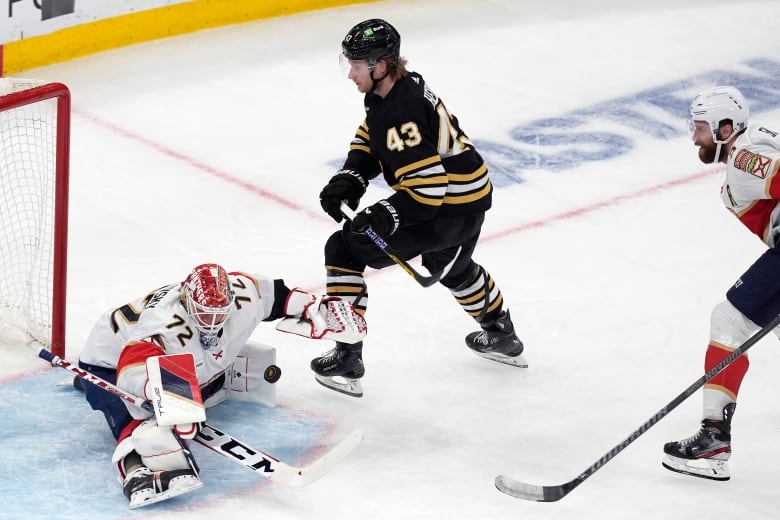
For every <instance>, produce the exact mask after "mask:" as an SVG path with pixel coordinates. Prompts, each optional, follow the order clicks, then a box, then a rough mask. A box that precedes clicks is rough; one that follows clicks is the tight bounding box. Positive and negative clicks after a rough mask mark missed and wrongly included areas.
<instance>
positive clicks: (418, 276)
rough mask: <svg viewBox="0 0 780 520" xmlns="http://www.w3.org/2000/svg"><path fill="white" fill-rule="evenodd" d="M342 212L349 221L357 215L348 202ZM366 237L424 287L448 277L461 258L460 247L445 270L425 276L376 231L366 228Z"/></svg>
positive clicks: (342, 206)
mask: <svg viewBox="0 0 780 520" xmlns="http://www.w3.org/2000/svg"><path fill="white" fill-rule="evenodd" d="M341 212H342V213H343V214H344V216H345V217H347V218H348V219H349V220H354V219H355V216H356V215H357V213H355V212H354V211H352V208H350V207H349V206H347V203H346V202H343V201H342V202H341ZM365 235H366V236H367V237H368V238H370V239H371V241H372V242H373V243H374V244H375V245H376V246H377V247H378V248H379V249H381V250H382V252H383V253H384V254H386V255H387V256H388V257H389V258H390V260H392V261H393V262H395V263H396V264H398V265H399V266H401V269H403V270H404V271H406V272H407V273H408V274H409V276H411V277H412V278H414V279H415V281H417V283H419V284H420V285H422V286H423V287H430V286H431V285H433V284H435V283H436V282H438V281H439V280H441V279H442V278H444V277H445V276H447V273H449V272H450V269H452V266H453V265H454V264H455V261H456V260H457V259H458V257H459V256H460V250H461V249H462V248H460V247H458V251H457V252H456V253H455V256H454V257H453V258H452V260H450V263H448V264H447V265H445V266H444V269H442V270H441V272H439V273H432V274H430V275H429V276H425V275H424V274H422V273H420V272H419V271H417V270H416V269H415V268H414V267H412V266H411V265H409V262H407V261H406V260H404V259H403V258H401V257H400V256H398V253H396V252H395V250H394V249H393V248H392V247H390V245H389V244H388V243H387V241H386V240H385V239H384V238H382V237H381V236H379V235H378V234H377V233H376V231H374V230H373V229H371V227H368V228H366V230H365Z"/></svg>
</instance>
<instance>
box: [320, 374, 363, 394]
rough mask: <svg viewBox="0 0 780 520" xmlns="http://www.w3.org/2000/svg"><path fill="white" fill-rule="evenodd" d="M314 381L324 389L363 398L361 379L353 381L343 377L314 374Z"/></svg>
mask: <svg viewBox="0 0 780 520" xmlns="http://www.w3.org/2000/svg"><path fill="white" fill-rule="evenodd" d="M314 379H316V380H317V382H318V383H319V384H321V385H322V386H324V387H327V388H330V389H331V390H335V391H336V392H341V393H342V394H347V395H351V396H352V397H363V385H362V384H361V383H360V380H359V379H351V378H347V377H341V376H321V375H318V374H314Z"/></svg>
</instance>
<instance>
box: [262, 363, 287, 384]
mask: <svg viewBox="0 0 780 520" xmlns="http://www.w3.org/2000/svg"><path fill="white" fill-rule="evenodd" d="M280 377H282V369H281V368H279V367H278V366H276V365H270V366H269V367H268V368H266V369H265V372H264V373H263V379H265V380H266V381H268V382H269V383H272V384H273V383H276V382H277V381H279V378H280Z"/></svg>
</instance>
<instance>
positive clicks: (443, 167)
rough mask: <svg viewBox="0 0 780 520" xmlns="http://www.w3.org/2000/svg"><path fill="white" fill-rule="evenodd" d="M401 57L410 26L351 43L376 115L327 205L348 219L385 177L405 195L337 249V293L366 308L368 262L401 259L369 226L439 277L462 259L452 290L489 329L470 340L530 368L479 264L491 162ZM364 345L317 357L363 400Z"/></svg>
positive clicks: (370, 30)
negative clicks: (372, 184) (377, 241)
mask: <svg viewBox="0 0 780 520" xmlns="http://www.w3.org/2000/svg"><path fill="white" fill-rule="evenodd" d="M400 50H401V37H400V35H399V34H398V31H396V29H395V28H394V27H393V26H392V25H390V24H389V23H387V22H386V21H384V20H380V19H372V20H366V21H364V22H361V23H359V24H357V25H356V26H354V27H353V28H352V29H350V31H349V32H348V33H347V35H346V37H345V38H344V40H343V42H342V54H341V57H340V59H341V62H342V66H343V68H344V70H345V72H346V73H347V77H348V78H349V79H350V80H352V81H353V82H354V83H355V85H356V86H357V89H358V91H359V92H361V93H362V94H364V95H365V98H364V105H365V119H364V121H363V123H362V124H361V125H360V127H359V128H358V130H357V133H356V134H355V137H354V138H353V139H352V143H351V145H350V148H349V153H348V155H347V159H346V161H345V162H344V165H343V167H342V169H341V170H339V171H338V172H337V173H336V175H334V176H333V177H332V178H331V179H330V181H329V182H328V183H327V185H326V186H325V187H324V188H323V190H322V192H321V194H320V204H321V206H322V208H323V210H324V211H325V212H326V213H328V215H330V216H331V217H332V218H333V219H334V220H335V221H336V222H341V220H342V218H343V216H342V211H341V204H342V201H344V202H346V203H347V205H348V206H349V207H350V208H352V209H353V210H354V209H357V207H358V203H359V201H360V199H361V197H362V196H363V195H364V194H365V192H366V187H367V186H368V183H369V181H371V180H373V179H375V178H377V177H381V178H383V179H384V181H385V182H386V183H387V185H388V186H390V187H391V188H392V189H393V190H394V193H393V194H392V195H390V196H388V197H387V198H384V199H382V200H379V201H376V202H374V203H372V204H370V205H368V207H366V208H364V209H363V210H362V211H360V212H358V213H357V215H356V217H355V218H354V219H353V220H352V221H351V222H349V221H347V222H345V224H344V226H343V228H342V230H340V231H338V232H336V233H334V234H333V235H331V237H330V238H329V240H328V241H327V243H326V245H325V266H326V283H327V293H328V294H329V295H333V296H338V297H341V298H345V299H348V300H349V301H351V302H352V303H353V305H354V307H355V309H356V311H357V312H359V313H365V311H366V308H367V302H368V293H367V288H366V283H365V280H364V278H363V272H364V270H365V269H366V266H370V267H372V268H374V269H381V268H385V267H388V266H390V265H393V264H394V262H393V261H392V260H391V259H390V258H388V257H387V256H386V255H385V254H384V253H383V251H381V250H380V249H379V248H378V247H376V245H374V243H373V242H372V241H371V240H370V239H369V238H368V237H367V236H366V234H365V232H366V231H367V229H368V228H369V227H370V228H371V229H372V230H373V231H374V232H375V233H377V234H378V235H379V236H381V237H382V239H384V240H386V241H387V243H388V244H389V245H390V246H391V247H392V248H393V249H394V250H395V251H396V252H397V253H398V255H399V256H401V257H402V258H403V259H404V260H408V259H411V258H414V257H417V256H421V258H422V263H423V265H424V266H425V267H426V269H428V271H430V272H432V273H434V272H441V271H442V270H443V268H444V267H445V266H447V265H448V264H449V263H450V262H451V261H452V260H453V259H454V258H455V256H456V254H457V260H456V261H455V263H454V264H453V265H452V267H451V269H450V270H449V272H448V273H447V274H446V275H445V276H444V277H443V278H442V279H441V280H440V283H441V284H442V285H444V286H445V287H446V288H447V289H449V290H450V292H451V293H452V295H453V296H454V298H455V300H456V301H457V302H458V304H459V305H460V306H461V307H462V309H463V310H464V311H466V313H468V314H469V315H470V316H472V317H473V318H474V319H475V320H476V321H477V323H478V324H479V325H480V327H481V330H480V331H478V332H474V333H471V334H469V335H468V336H466V345H467V346H468V347H469V348H470V349H472V350H473V351H474V352H475V353H477V354H478V355H481V356H483V357H487V358H489V359H493V360H496V361H501V362H504V363H508V364H516V365H523V366H524V361H522V360H521V358H520V354H521V353H522V352H523V344H522V342H521V341H520V340H519V339H518V337H517V335H516V334H515V329H514V325H513V324H512V320H511V318H510V316H509V311H508V310H505V309H504V308H503V303H504V299H503V295H502V293H501V291H500V290H499V288H498V285H496V283H495V282H494V280H493V278H492V277H491V275H490V274H489V273H488V272H487V271H486V270H485V269H484V268H483V267H482V266H481V265H479V264H477V263H476V262H475V261H474V260H473V259H472V254H473V252H474V248H475V246H476V244H477V239H478V238H479V235H480V231H481V228H482V223H483V222H484V219H485V212H486V211H487V210H488V209H490V206H491V200H492V199H491V196H492V190H493V187H492V184H491V182H490V178H489V176H488V170H487V166H486V165H485V162H484V161H483V160H482V157H481V156H480V155H479V153H477V150H476V149H475V148H474V145H473V144H472V143H471V141H470V140H469V138H468V137H467V136H466V134H465V133H464V132H463V130H462V129H461V127H460V125H459V123H458V120H457V118H456V117H455V116H453V115H452V114H451V113H450V112H449V111H448V110H447V108H446V107H445V105H444V103H443V102H442V100H441V99H440V98H439V97H438V96H437V95H436V94H435V93H434V91H433V90H432V89H431V88H430V86H429V85H428V84H427V83H426V82H425V80H424V79H423V78H422V76H420V74H418V73H416V72H411V71H408V70H407V69H406V59H404V58H402V57H401V55H400ZM459 248H460V253H458V250H459ZM362 348H363V344H362V342H358V343H352V344H350V343H346V342H338V343H337V344H336V347H335V348H334V349H333V350H331V351H330V352H328V353H326V354H323V356H322V357H318V358H316V359H314V360H312V362H311V368H312V370H313V371H314V372H315V374H316V378H317V380H318V381H319V382H320V383H322V384H323V385H325V386H327V387H330V388H332V389H335V390H337V391H341V392H344V393H347V394H349V395H352V396H357V397H359V396H362V395H363V390H362V385H361V383H360V378H362V377H363V375H364V374H365V369H364V366H363V359H362Z"/></svg>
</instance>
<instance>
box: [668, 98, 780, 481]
mask: <svg viewBox="0 0 780 520" xmlns="http://www.w3.org/2000/svg"><path fill="white" fill-rule="evenodd" d="M690 113H691V121H690V126H691V132H692V139H693V143H694V144H695V145H696V146H697V147H698V148H699V159H701V161H702V162H704V163H706V164H710V163H716V162H722V163H725V164H726V179H725V182H724V183H723V186H722V187H721V199H722V201H723V204H724V205H725V206H726V208H727V209H728V210H729V211H731V212H732V213H734V215H736V216H737V218H739V220H740V221H741V222H742V223H743V224H744V225H745V227H747V229H748V230H749V231H751V232H752V233H753V234H755V235H756V236H758V238H760V239H761V240H762V241H763V242H764V243H765V244H766V245H767V246H768V247H769V249H767V250H766V251H765V252H764V253H763V254H762V255H761V256H759V257H758V259H757V260H756V261H755V263H753V265H751V266H750V267H749V268H748V269H747V271H745V272H744V274H742V276H740V277H739V279H738V280H737V282H736V283H735V284H734V285H733V286H732V287H731V288H730V289H729V290H728V291H727V292H726V299H725V301H723V302H721V303H719V304H718V305H717V306H715V309H714V310H713V312H712V317H711V320H710V341H709V344H708V346H707V351H706V355H705V358H704V370H705V372H707V371H709V370H711V369H712V368H713V367H715V366H716V365H718V364H719V363H720V362H721V360H723V359H724V358H725V357H727V356H728V355H729V354H730V353H731V352H733V351H734V350H736V349H737V348H738V347H739V346H740V345H741V344H742V343H744V342H745V341H746V340H747V339H748V338H749V337H750V336H751V335H752V334H753V333H754V332H756V331H757V330H758V329H759V328H762V327H764V326H766V325H768V324H769V323H770V322H771V321H772V320H773V319H774V318H775V317H776V316H777V315H778V314H780V205H778V200H780V175H778V170H780V138H779V137H778V133H777V132H776V131H774V130H770V129H768V128H765V127H763V126H756V127H753V126H751V127H748V105H747V102H746V101H745V98H744V97H743V96H742V94H741V93H740V92H739V91H738V90H737V89H736V88H734V87H715V88H711V89H709V90H706V91H704V92H702V93H701V94H699V95H698V96H696V98H695V99H694V100H693V103H692V104H691V108H690ZM775 333H776V334H778V331H777V330H775ZM778 335H780V334H778ZM747 370H748V358H747V355H746V354H743V355H741V356H740V357H738V358H737V359H736V360H735V361H734V362H733V363H731V364H730V365H728V366H727V367H726V368H725V369H723V370H722V371H721V372H720V373H719V374H718V375H717V376H715V377H714V378H713V379H711V380H710V381H709V382H708V383H707V384H706V385H705V386H704V396H703V398H704V406H703V414H702V415H703V419H702V422H701V428H700V430H699V431H698V432H697V433H696V434H695V435H693V436H692V437H689V438H687V439H684V440H681V441H675V442H668V443H666V444H665V445H664V453H665V456H664V460H663V466H664V467H665V468H667V469H670V470H672V471H677V472H679V473H684V474H688V475H693V476H697V477H703V478H709V479H713V480H728V479H729V478H730V473H729V468H728V460H729V457H730V456H731V421H732V418H733V416H734V410H735V407H736V403H737V395H738V393H739V387H740V385H741V384H742V380H743V378H744V377H745V374H746V373H747Z"/></svg>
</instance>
